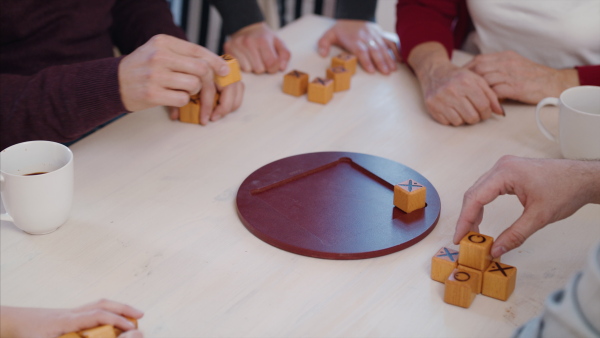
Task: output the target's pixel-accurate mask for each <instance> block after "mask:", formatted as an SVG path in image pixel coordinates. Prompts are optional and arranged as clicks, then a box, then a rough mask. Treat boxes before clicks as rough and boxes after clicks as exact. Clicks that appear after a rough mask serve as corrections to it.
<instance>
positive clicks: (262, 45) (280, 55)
mask: <svg viewBox="0 0 600 338" xmlns="http://www.w3.org/2000/svg"><path fill="white" fill-rule="evenodd" d="M224 50H225V53H227V54H231V55H233V56H234V57H235V58H236V59H237V60H238V61H239V63H240V68H242V71H244V72H254V73H256V74H262V73H265V72H267V73H276V72H278V71H283V70H285V68H286V67H287V64H288V62H289V61H290V51H289V50H288V49H287V47H286V46H285V44H284V43H283V41H282V40H281V39H279V38H278V37H277V35H275V33H274V32H273V31H272V30H271V29H270V28H269V26H267V24H266V23H264V22H259V23H255V24H252V25H249V26H246V27H244V28H242V29H240V30H239V31H237V32H235V33H234V34H232V35H231V37H230V38H229V41H227V42H226V43H225V45H224Z"/></svg>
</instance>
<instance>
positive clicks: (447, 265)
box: [431, 247, 458, 283]
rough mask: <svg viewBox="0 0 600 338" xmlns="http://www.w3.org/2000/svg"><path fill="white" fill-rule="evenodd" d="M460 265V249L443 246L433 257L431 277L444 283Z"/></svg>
mask: <svg viewBox="0 0 600 338" xmlns="http://www.w3.org/2000/svg"><path fill="white" fill-rule="evenodd" d="M457 266H458V251H456V250H453V249H450V248H446V247H442V248H441V249H440V250H438V252H437V253H436V254H435V255H433V257H432V258H431V279H433V280H435V281H438V282H440V283H444V281H445V280H446V279H448V276H450V273H452V271H453V270H454V269H456V267H457Z"/></svg>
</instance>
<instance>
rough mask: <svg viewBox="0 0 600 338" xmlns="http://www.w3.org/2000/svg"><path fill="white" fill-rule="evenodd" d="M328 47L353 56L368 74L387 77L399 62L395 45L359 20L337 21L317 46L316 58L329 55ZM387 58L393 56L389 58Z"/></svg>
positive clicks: (365, 22)
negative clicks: (333, 46)
mask: <svg viewBox="0 0 600 338" xmlns="http://www.w3.org/2000/svg"><path fill="white" fill-rule="evenodd" d="M331 45H337V46H339V47H341V48H344V49H345V50H347V51H348V52H350V53H352V54H354V55H356V57H357V59H358V62H359V63H360V65H361V66H362V67H363V68H364V69H365V70H366V71H367V72H369V73H374V72H375V71H376V70H378V71H380V72H381V73H383V74H389V73H391V72H392V71H394V70H396V68H397V65H396V62H397V60H400V55H399V54H398V46H397V45H396V42H394V41H393V40H390V39H388V38H386V37H385V36H384V34H383V31H382V29H381V28H380V27H379V25H377V24H375V23H372V22H368V21H363V20H341V19H340V20H337V22H336V23H335V25H333V27H331V28H330V29H329V30H328V31H327V32H325V34H323V36H322V37H321V39H319V42H318V48H319V54H320V55H321V56H323V57H325V56H327V55H329V49H330V48H331ZM390 52H391V54H392V55H393V57H392V55H390Z"/></svg>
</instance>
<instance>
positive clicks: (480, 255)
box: [431, 232, 517, 308]
mask: <svg viewBox="0 0 600 338" xmlns="http://www.w3.org/2000/svg"><path fill="white" fill-rule="evenodd" d="M493 243H494V239H493V238H492V237H490V236H486V235H482V234H478V233H476V232H469V233H468V234H467V235H466V236H465V237H464V238H463V239H462V240H461V241H460V248H459V251H456V250H453V249H450V248H446V247H443V248H441V249H440V250H439V251H438V252H437V253H436V254H435V255H434V256H433V258H432V259H431V279H433V280H436V281H438V282H441V283H444V284H445V291H444V301H445V302H446V303H448V304H452V305H456V306H461V307H464V308H468V307H469V306H471V303H472V302H473V299H475V296H476V295H478V294H480V293H481V294H483V295H485V296H488V297H492V298H496V299H500V300H504V301H505V300H507V299H508V297H510V295H511V294H512V292H513V291H514V289H515V284H516V281H517V268H516V267H514V266H510V265H508V264H503V263H500V259H492V256H491V255H490V249H491V248H492V244H493Z"/></svg>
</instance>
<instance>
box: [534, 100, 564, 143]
mask: <svg viewBox="0 0 600 338" xmlns="http://www.w3.org/2000/svg"><path fill="white" fill-rule="evenodd" d="M558 104H559V100H558V99H557V98H556V97H547V98H545V99H543V100H542V101H540V102H539V103H538V104H537V106H536V107H535V122H537V125H538V128H539V129H540V131H541V132H542V134H544V136H546V137H547V138H548V139H549V140H550V141H554V142H558V137H556V136H554V135H552V133H551V132H549V131H548V129H546V127H544V124H543V123H542V121H541V120H540V111H541V110H542V108H543V107H544V106H557V107H558Z"/></svg>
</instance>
